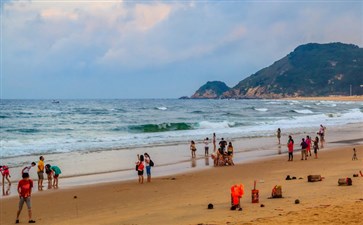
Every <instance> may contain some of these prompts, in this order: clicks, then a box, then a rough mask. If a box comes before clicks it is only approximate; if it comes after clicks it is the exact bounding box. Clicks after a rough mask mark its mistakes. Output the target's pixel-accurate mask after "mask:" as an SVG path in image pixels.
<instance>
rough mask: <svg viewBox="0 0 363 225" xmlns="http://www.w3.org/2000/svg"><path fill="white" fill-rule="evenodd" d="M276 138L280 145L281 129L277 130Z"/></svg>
mask: <svg viewBox="0 0 363 225" xmlns="http://www.w3.org/2000/svg"><path fill="white" fill-rule="evenodd" d="M276 137H277V141H278V143H279V144H280V139H281V129H280V128H277V131H276Z"/></svg>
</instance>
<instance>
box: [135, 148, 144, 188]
mask: <svg viewBox="0 0 363 225" xmlns="http://www.w3.org/2000/svg"><path fill="white" fill-rule="evenodd" d="M137 159H138V161H137V162H136V168H137V175H138V176H139V184H143V183H144V167H145V166H144V156H143V155H140V156H139V154H138V155H137Z"/></svg>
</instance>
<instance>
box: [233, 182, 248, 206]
mask: <svg viewBox="0 0 363 225" xmlns="http://www.w3.org/2000/svg"><path fill="white" fill-rule="evenodd" d="M244 193H245V192H244V187H243V184H239V185H238V184H235V185H232V187H231V210H236V209H238V210H239V211H242V207H241V204H240V200H241V198H242V196H243V195H244Z"/></svg>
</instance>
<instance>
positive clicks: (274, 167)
mask: <svg viewBox="0 0 363 225" xmlns="http://www.w3.org/2000/svg"><path fill="white" fill-rule="evenodd" d="M353 147H355V148H356V149H357V155H358V158H359V160H357V161H352V159H351V158H352V148H353ZM362 157H363V146H362V145H355V146H347V147H339V148H335V149H330V150H328V149H323V150H321V151H320V152H319V159H313V157H309V158H308V160H306V161H305V160H303V161H301V160H300V154H299V152H296V153H295V159H294V161H293V162H288V161H287V156H286V155H281V156H276V157H273V158H270V159H265V160H260V161H256V162H251V163H246V164H241V165H236V166H233V167H218V168H212V169H207V170H202V171H198V172H194V173H187V174H182V175H180V174H179V175H174V176H168V177H161V178H157V179H153V180H152V183H145V184H142V185H140V184H138V183H137V181H136V174H135V181H132V182H113V183H107V184H102V185H89V186H81V187H74V188H69V189H58V190H47V191H43V192H37V193H34V194H33V197H32V203H33V218H34V219H35V220H36V221H37V223H36V224H47V225H49V224H129V225H131V224H139V225H141V224H204V225H206V224H362V223H363V215H362V214H363V177H357V178H353V177H352V175H353V174H354V173H358V172H359V170H363V162H362ZM310 174H320V175H322V176H323V177H325V179H324V180H323V181H321V182H315V183H309V182H307V176H308V175H310ZM287 175H290V176H296V177H297V178H300V177H302V178H303V179H301V180H299V179H297V180H290V181H286V180H285V177H286V176H287ZM343 177H351V178H352V179H353V185H352V186H338V183H337V181H338V179H339V178H343ZM254 180H257V189H259V191H260V203H259V204H252V203H251V189H252V188H253V181H254ZM239 183H242V184H244V186H245V195H244V196H243V198H242V200H241V203H242V207H243V211H230V210H229V208H230V192H229V190H230V187H231V186H232V185H233V184H239ZM14 185H15V184H14ZM274 185H282V190H283V196H284V198H282V199H268V197H269V196H270V194H271V189H272V187H273V186H274ZM295 199H299V200H300V204H295V203H294V202H295ZM0 203H1V214H0V215H1V218H0V223H1V224H13V223H14V222H15V215H16V210H17V204H18V199H17V198H16V197H8V198H3V199H1V200H0ZM209 203H212V204H213V205H214V209H213V210H208V209H207V205H208V204H209ZM260 204H264V205H265V207H263V208H262V207H260ZM20 221H21V223H27V212H26V207H24V209H23V212H22V214H21V217H20Z"/></svg>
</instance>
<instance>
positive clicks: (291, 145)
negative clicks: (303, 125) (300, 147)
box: [287, 135, 294, 161]
mask: <svg viewBox="0 0 363 225" xmlns="http://www.w3.org/2000/svg"><path fill="white" fill-rule="evenodd" d="M287 149H288V151H289V160H288V161H293V159H294V140H293V139H292V137H291V135H289V140H288V141H287Z"/></svg>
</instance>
